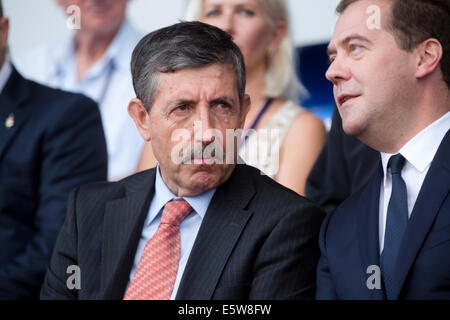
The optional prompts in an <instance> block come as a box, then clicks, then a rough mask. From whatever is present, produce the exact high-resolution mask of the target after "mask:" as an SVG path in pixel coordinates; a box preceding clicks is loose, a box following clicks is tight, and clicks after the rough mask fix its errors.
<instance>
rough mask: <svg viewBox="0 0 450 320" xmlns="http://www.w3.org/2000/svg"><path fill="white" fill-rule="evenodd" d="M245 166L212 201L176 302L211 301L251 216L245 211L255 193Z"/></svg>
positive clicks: (250, 213)
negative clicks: (190, 300) (187, 300)
mask: <svg viewBox="0 0 450 320" xmlns="http://www.w3.org/2000/svg"><path fill="white" fill-rule="evenodd" d="M245 167H246V166H245V165H238V166H236V168H235V170H234V172H233V174H232V175H231V177H230V179H229V180H228V181H227V182H226V183H225V184H224V185H222V186H221V187H219V188H218V189H217V191H216V193H215V195H214V197H213V199H212V200H211V203H210V205H209V207H208V210H207V212H206V215H205V217H204V218H203V222H202V225H201V227H200V230H199V232H198V235H197V238H196V240H195V243H194V246H193V248H192V251H191V255H190V257H189V260H188V262H187V265H186V268H185V271H184V274H183V277H182V280H181V283H180V287H179V289H178V293H177V296H176V299H177V300H186V299H193V300H209V299H211V298H212V297H213V293H214V290H215V288H216V286H217V283H218V281H219V279H220V276H221V274H222V271H223V269H224V267H225V265H226V262H227V261H228V258H229V256H230V254H231V252H232V250H233V248H234V246H235V245H236V242H237V241H238V239H239V236H240V235H241V233H242V231H243V230H244V228H245V225H246V224H247V222H248V220H249V219H250V217H251V215H252V212H250V211H247V210H245V207H246V205H247V204H248V202H249V201H250V199H251V198H252V197H253V195H254V193H255V190H254V187H253V185H252V178H251V176H250V175H248V173H247V171H246V170H245Z"/></svg>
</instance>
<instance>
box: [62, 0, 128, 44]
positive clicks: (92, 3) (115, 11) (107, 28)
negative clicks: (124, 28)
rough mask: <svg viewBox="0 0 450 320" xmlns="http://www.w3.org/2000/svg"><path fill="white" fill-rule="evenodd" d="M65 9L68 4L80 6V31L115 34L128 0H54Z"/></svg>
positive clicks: (123, 16) (122, 19) (100, 34)
mask: <svg viewBox="0 0 450 320" xmlns="http://www.w3.org/2000/svg"><path fill="white" fill-rule="evenodd" d="M56 1H57V3H58V4H59V5H60V6H61V7H63V8H64V11H66V10H67V8H69V7H70V6H77V7H79V8H80V13H81V16H80V19H81V28H80V29H79V30H78V32H80V33H84V34H92V35H97V36H102V35H103V36H107V35H111V34H115V33H116V32H117V31H118V30H119V29H120V26H121V25H122V23H123V21H124V19H125V14H126V8H127V3H128V1H129V0H56Z"/></svg>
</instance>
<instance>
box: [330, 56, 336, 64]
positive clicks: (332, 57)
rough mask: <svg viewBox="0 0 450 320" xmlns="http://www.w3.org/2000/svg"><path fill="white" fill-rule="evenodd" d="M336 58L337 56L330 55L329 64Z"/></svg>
mask: <svg viewBox="0 0 450 320" xmlns="http://www.w3.org/2000/svg"><path fill="white" fill-rule="evenodd" d="M334 59H336V56H329V57H328V64H332V63H333V61H334Z"/></svg>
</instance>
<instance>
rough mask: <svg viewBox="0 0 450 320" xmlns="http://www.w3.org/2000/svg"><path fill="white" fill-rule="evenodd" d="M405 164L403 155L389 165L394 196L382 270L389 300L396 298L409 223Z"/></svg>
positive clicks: (394, 157)
mask: <svg viewBox="0 0 450 320" xmlns="http://www.w3.org/2000/svg"><path fill="white" fill-rule="evenodd" d="M404 164H405V158H403V156H402V155H401V154H396V155H395V156H392V157H391V158H390V159H389V163H388V168H389V167H390V168H391V174H392V194H391V199H390V200H389V205H388V210H387V218H386V232H385V234H384V249H383V253H382V254H381V270H382V273H383V280H384V285H385V288H386V295H387V298H388V299H389V300H391V299H393V298H394V293H393V290H394V289H395V286H396V279H395V275H394V270H395V265H396V261H397V257H398V252H399V249H400V243H401V241H402V238H403V234H404V233H405V229H406V225H407V223H408V199H407V193H406V184H405V181H403V179H402V176H401V172H402V168H403V165H404Z"/></svg>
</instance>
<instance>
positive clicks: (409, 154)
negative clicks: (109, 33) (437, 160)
mask: <svg viewBox="0 0 450 320" xmlns="http://www.w3.org/2000/svg"><path fill="white" fill-rule="evenodd" d="M449 129H450V111H449V112H447V113H446V114H445V115H443V116H442V117H440V118H439V119H438V120H436V121H434V122H433V123H432V124H430V125H429V126H428V127H426V128H425V129H423V130H422V131H420V132H419V133H418V134H417V135H416V136H414V138H412V139H411V140H409V141H408V142H407V143H406V144H405V145H404V146H403V147H402V148H401V149H400V150H399V152H398V153H400V154H401V155H402V156H403V157H405V159H406V161H407V162H408V163H410V164H411V165H412V166H413V167H414V168H415V169H416V170H417V171H419V172H423V171H425V169H426V168H427V167H428V166H429V165H430V163H431V161H433V158H434V156H435V155H436V152H437V150H438V148H439V145H440V144H441V141H442V139H443V138H444V136H445V134H446V133H447V131H448V130H449ZM380 153H381V162H382V165H383V172H384V176H385V177H386V172H387V165H388V161H389V159H390V158H391V156H393V154H390V153H384V152H380Z"/></svg>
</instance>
